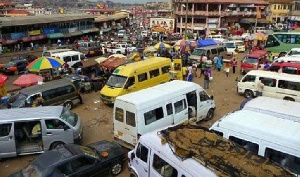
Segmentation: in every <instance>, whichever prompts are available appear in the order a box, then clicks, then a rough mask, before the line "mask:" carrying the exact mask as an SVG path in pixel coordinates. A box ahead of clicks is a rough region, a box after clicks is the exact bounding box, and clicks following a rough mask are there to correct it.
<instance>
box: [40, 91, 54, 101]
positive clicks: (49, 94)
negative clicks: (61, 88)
mask: <svg viewBox="0 0 300 177" xmlns="http://www.w3.org/2000/svg"><path fill="white" fill-rule="evenodd" d="M56 96H57V95H56V90H55V89H52V90H47V91H45V92H43V99H44V100H50V99H52V98H55V97H56Z"/></svg>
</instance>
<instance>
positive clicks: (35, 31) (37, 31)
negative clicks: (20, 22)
mask: <svg viewBox="0 0 300 177" xmlns="http://www.w3.org/2000/svg"><path fill="white" fill-rule="evenodd" d="M28 34H29V36H36V35H40V34H41V30H33V31H29V32H28Z"/></svg>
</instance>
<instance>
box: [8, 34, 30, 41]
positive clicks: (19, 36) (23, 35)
mask: <svg viewBox="0 0 300 177" xmlns="http://www.w3.org/2000/svg"><path fill="white" fill-rule="evenodd" d="M10 35H11V39H12V40H14V39H20V38H22V37H25V36H26V33H25V32H22V33H10Z"/></svg>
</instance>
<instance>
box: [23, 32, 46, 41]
mask: <svg viewBox="0 0 300 177" xmlns="http://www.w3.org/2000/svg"><path fill="white" fill-rule="evenodd" d="M46 38H47V36H46V35H44V34H41V35H37V36H28V37H23V38H22V41H23V42H29V41H37V40H42V39H46Z"/></svg>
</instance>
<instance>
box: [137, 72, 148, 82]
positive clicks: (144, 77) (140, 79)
mask: <svg viewBox="0 0 300 177" xmlns="http://www.w3.org/2000/svg"><path fill="white" fill-rule="evenodd" d="M145 80H147V73H142V74H139V75H138V81H139V82H143V81H145Z"/></svg>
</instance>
